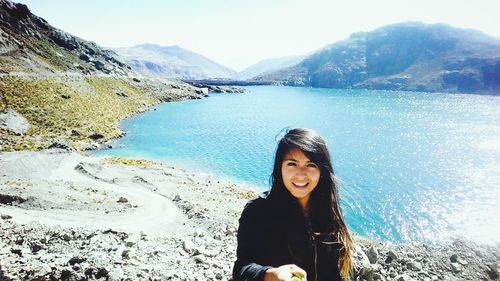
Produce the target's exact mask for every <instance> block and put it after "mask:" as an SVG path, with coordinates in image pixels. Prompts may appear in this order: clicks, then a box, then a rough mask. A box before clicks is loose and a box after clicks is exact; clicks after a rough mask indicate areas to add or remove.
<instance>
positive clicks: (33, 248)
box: [30, 242, 43, 253]
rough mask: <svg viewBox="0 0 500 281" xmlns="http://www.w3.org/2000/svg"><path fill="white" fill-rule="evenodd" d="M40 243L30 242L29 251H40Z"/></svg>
mask: <svg viewBox="0 0 500 281" xmlns="http://www.w3.org/2000/svg"><path fill="white" fill-rule="evenodd" d="M42 248H43V247H42V245H40V244H39V243H35V242H32V243H31V244H30V249H31V252H32V253H37V252H38V251H40V250H41V249H42Z"/></svg>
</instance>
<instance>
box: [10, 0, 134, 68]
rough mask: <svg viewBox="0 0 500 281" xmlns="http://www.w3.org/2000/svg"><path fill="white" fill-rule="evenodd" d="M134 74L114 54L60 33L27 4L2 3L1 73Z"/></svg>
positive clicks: (62, 32)
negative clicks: (35, 13) (69, 72)
mask: <svg viewBox="0 0 500 281" xmlns="http://www.w3.org/2000/svg"><path fill="white" fill-rule="evenodd" d="M19 71H21V72H43V71H48V72H60V71H71V72H77V73H84V74H91V73H105V74H114V75H129V74H132V73H133V72H132V69H131V68H130V67H129V66H128V65H126V64H125V63H123V62H122V61H120V60H119V59H118V58H117V56H116V54H115V53H114V52H112V51H109V50H105V49H103V48H101V47H99V46H97V45H96V44H95V43H93V42H89V41H86V40H83V39H81V38H78V37H76V36H73V35H71V34H69V33H66V32H64V31H62V30H59V29H57V28H55V27H53V26H51V25H50V24H48V23H47V22H46V21H45V20H44V19H42V18H41V17H38V16H36V15H34V14H32V13H31V12H30V10H29V9H28V7H27V6H26V5H24V4H20V3H13V2H11V1H9V0H0V72H3V73H9V72H19Z"/></svg>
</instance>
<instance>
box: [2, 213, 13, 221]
mask: <svg viewBox="0 0 500 281" xmlns="http://www.w3.org/2000/svg"><path fill="white" fill-rule="evenodd" d="M0 218H1V219H3V220H10V219H12V216H10V215H3V214H2V215H0Z"/></svg>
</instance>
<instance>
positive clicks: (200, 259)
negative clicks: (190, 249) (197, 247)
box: [193, 254, 207, 263]
mask: <svg viewBox="0 0 500 281" xmlns="http://www.w3.org/2000/svg"><path fill="white" fill-rule="evenodd" d="M193 259H194V261H195V262H196V263H206V262H207V258H206V257H205V256H204V255H202V254H199V255H196V256H194V257H193Z"/></svg>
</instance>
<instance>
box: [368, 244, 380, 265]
mask: <svg viewBox="0 0 500 281" xmlns="http://www.w3.org/2000/svg"><path fill="white" fill-rule="evenodd" d="M365 253H366V256H367V257H368V260H370V263H371V264H374V263H377V260H378V251H377V249H375V248H374V247H370V248H368V250H366V251H365Z"/></svg>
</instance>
